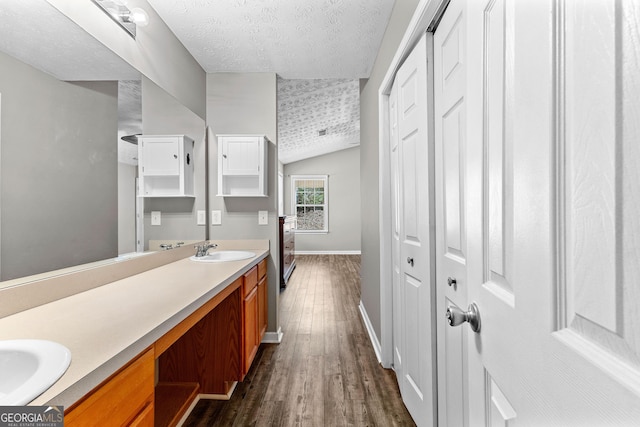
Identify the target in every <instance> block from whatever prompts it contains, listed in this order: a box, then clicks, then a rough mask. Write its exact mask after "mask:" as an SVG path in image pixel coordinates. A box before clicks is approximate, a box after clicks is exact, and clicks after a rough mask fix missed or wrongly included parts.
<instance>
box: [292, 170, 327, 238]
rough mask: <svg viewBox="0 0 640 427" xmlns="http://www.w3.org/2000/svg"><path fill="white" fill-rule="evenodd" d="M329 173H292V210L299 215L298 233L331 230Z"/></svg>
mask: <svg viewBox="0 0 640 427" xmlns="http://www.w3.org/2000/svg"><path fill="white" fill-rule="evenodd" d="M328 179H329V176H328V175H305V176H303V175H292V176H291V193H292V195H293V197H292V198H291V199H292V201H293V206H292V210H293V212H294V213H295V215H296V216H297V217H298V220H297V222H298V225H297V228H296V233H328V232H329V221H328V218H329V194H328V186H327V184H328Z"/></svg>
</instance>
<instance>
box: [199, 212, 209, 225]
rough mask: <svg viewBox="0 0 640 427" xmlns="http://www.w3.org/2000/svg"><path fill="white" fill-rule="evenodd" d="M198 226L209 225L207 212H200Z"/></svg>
mask: <svg viewBox="0 0 640 427" xmlns="http://www.w3.org/2000/svg"><path fill="white" fill-rule="evenodd" d="M198 225H207V211H198Z"/></svg>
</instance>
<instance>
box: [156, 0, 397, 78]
mask: <svg viewBox="0 0 640 427" xmlns="http://www.w3.org/2000/svg"><path fill="white" fill-rule="evenodd" d="M148 1H149V3H150V4H151V6H153V8H154V9H155V10H156V11H157V12H158V14H159V15H160V16H161V17H162V19H163V20H164V21H165V22H166V23H167V24H168V26H169V27H170V28H171V30H172V31H173V32H174V33H175V34H176V36H177V37H178V38H179V39H180V41H181V42H182V43H183V44H184V45H185V47H186V48H187V49H188V50H189V52H191V55H193V57H194V58H195V59H196V60H197V61H198V62H199V63H200V65H201V66H202V67H203V68H204V69H205V71H206V72H208V73H216V72H275V73H278V74H279V75H280V76H282V77H283V78H286V79H328V78H349V79H357V78H367V77H369V74H370V72H371V68H372V66H373V62H374V60H375V57H376V54H377V52H378V49H379V47H380V42H381V40H382V36H383V34H384V31H385V29H386V27H387V22H388V20H389V16H390V15H391V9H392V7H393V3H394V0H181V1H176V0H148Z"/></svg>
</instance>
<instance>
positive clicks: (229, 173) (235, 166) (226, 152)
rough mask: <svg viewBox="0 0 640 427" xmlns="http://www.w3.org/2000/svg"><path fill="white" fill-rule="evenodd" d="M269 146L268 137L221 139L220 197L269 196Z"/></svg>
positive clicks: (219, 157) (219, 153)
mask: <svg viewBox="0 0 640 427" xmlns="http://www.w3.org/2000/svg"><path fill="white" fill-rule="evenodd" d="M268 143H269V140H268V139H267V138H266V137H265V136H264V135H218V196H225V197H267V196H268V195H269V194H268V193H269V192H268V182H267V160H268V154H267V153H268Z"/></svg>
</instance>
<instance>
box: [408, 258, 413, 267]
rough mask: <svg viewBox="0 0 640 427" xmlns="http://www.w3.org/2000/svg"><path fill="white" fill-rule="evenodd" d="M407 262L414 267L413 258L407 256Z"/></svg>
mask: <svg viewBox="0 0 640 427" xmlns="http://www.w3.org/2000/svg"><path fill="white" fill-rule="evenodd" d="M407 264H409V265H411V267H413V258H411V257H407Z"/></svg>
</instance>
